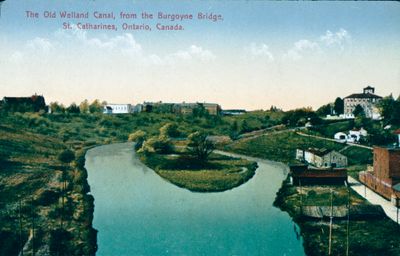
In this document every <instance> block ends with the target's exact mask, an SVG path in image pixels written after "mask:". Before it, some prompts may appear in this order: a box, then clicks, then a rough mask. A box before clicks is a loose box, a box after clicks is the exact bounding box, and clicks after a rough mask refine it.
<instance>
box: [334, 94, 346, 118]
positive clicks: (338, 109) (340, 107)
mask: <svg viewBox="0 0 400 256" xmlns="http://www.w3.org/2000/svg"><path fill="white" fill-rule="evenodd" d="M333 110H335V113H336V115H340V114H343V113H344V101H343V100H342V99H341V98H339V97H337V98H336V100H335V103H334V104H333Z"/></svg>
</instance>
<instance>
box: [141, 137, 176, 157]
mask: <svg viewBox="0 0 400 256" xmlns="http://www.w3.org/2000/svg"><path fill="white" fill-rule="evenodd" d="M172 149H173V146H172V143H171V140H170V139H169V138H166V137H162V136H154V137H151V138H149V139H147V140H145V141H144V142H143V145H142V147H141V149H140V150H139V152H144V153H158V154H167V153H170V152H172Z"/></svg>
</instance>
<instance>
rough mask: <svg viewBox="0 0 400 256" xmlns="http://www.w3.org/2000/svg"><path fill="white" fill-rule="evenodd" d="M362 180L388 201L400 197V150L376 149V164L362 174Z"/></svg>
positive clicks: (394, 148)
mask: <svg viewBox="0 0 400 256" xmlns="http://www.w3.org/2000/svg"><path fill="white" fill-rule="evenodd" d="M359 178H360V180H361V181H362V182H363V183H364V184H366V185H367V186H368V187H370V188H371V189H372V190H374V191H375V192H377V193H378V194H380V195H382V196H383V197H385V198H387V199H389V200H390V199H392V198H393V197H400V192H399V191H398V187H399V184H400V148H399V147H393V148H388V147H374V164H373V167H372V166H370V167H369V168H368V169H367V170H366V171H364V172H360V175H359Z"/></svg>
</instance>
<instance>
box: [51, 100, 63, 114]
mask: <svg viewBox="0 0 400 256" xmlns="http://www.w3.org/2000/svg"><path fill="white" fill-rule="evenodd" d="M50 111H51V113H64V112H65V107H64V105H63V104H60V103H58V102H57V101H56V102H51V103H50Z"/></svg>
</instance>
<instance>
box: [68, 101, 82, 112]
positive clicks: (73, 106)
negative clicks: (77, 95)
mask: <svg viewBox="0 0 400 256" xmlns="http://www.w3.org/2000/svg"><path fill="white" fill-rule="evenodd" d="M66 110H67V112H68V113H71V114H79V113H80V112H81V111H80V109H79V107H78V106H77V105H76V104H75V103H72V104H71V105H69V107H68V108H67V109H66Z"/></svg>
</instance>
